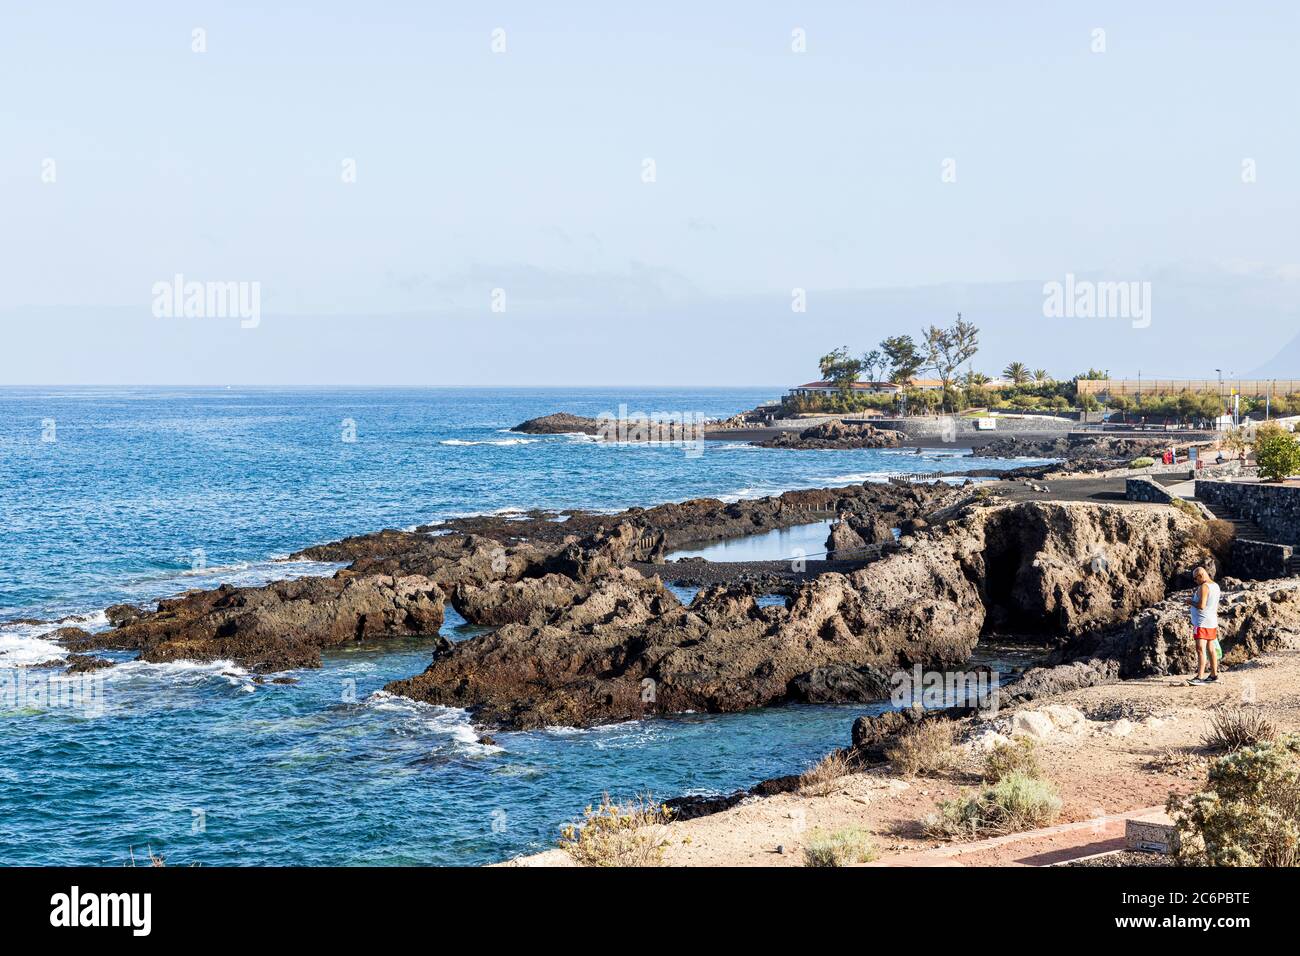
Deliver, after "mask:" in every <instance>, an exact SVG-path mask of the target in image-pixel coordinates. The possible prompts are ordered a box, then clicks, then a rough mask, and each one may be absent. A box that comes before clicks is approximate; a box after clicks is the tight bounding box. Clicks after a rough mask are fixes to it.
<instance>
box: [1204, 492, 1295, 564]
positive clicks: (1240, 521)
mask: <svg viewBox="0 0 1300 956" xmlns="http://www.w3.org/2000/svg"><path fill="white" fill-rule="evenodd" d="M1201 503H1202V504H1204V505H1205V507H1207V508H1209V509H1210V513H1211V514H1213V515H1214V516H1215V517H1216V518H1219V519H1221V520H1223V521H1226V522H1228V523H1229V524H1230V525H1232V526H1233V528H1234V529H1235V531H1236V534H1237V537H1238V538H1240V539H1242V540H1243V541H1263V542H1265V543H1268V544H1280V543H1281V542H1279V541H1277V540H1276V539H1275V538H1274V537H1273V536H1272V535H1270V534H1269V533H1268V532H1266V531H1265V530H1264V529H1263V528H1261V527H1260V526H1259V525H1257V524H1255V522H1253V521H1251V520H1249V519H1248V518H1239V517H1237V515H1236V514H1235V513H1234V512H1233V511H1231V510H1230V509H1228V508H1226V507H1224V506H1223V505H1217V504H1211V503H1210V502H1208V501H1203V502H1201ZM1293 560H1294V559H1293Z"/></svg>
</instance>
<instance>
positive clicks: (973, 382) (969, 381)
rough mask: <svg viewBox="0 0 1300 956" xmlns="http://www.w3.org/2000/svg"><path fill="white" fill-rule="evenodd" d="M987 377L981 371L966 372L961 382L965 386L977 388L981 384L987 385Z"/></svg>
mask: <svg viewBox="0 0 1300 956" xmlns="http://www.w3.org/2000/svg"><path fill="white" fill-rule="evenodd" d="M988 383H989V377H988V376H987V375H985V374H984V373H983V372H967V373H966V375H965V377H964V378H963V384H964V385H965V386H966V387H967V388H979V387H980V386H981V385H987V384H988Z"/></svg>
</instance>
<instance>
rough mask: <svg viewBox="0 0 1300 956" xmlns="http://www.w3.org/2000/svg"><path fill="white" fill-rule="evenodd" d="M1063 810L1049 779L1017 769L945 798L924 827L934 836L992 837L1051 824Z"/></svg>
mask: <svg viewBox="0 0 1300 956" xmlns="http://www.w3.org/2000/svg"><path fill="white" fill-rule="evenodd" d="M1060 812H1061V798H1060V797H1058V796H1057V795H1056V788H1055V787H1053V786H1052V784H1051V783H1050V782H1049V781H1047V780H1041V779H1039V778H1037V777H1031V776H1029V775H1028V774H1026V773H1024V772H1023V771H1021V770H1013V771H1011V772H1010V773H1008V774H1007V775H1006V776H1005V777H1002V778H1001V779H1000V780H998V781H997V782H996V783H994V784H991V785H989V786H986V787H984V788H983V789H982V790H980V791H978V792H977V793H974V794H971V795H968V796H965V797H961V798H959V799H957V800H944V801H943V802H941V803H940V804H939V809H938V812H937V813H933V814H931V815H930V816H928V817H927V818H926V819H925V821H924V826H925V830H926V833H928V834H929V835H931V836H941V837H954V838H956V837H978V836H992V835H997V834H1002V833H1015V832H1016V831H1017V830H1030V829H1033V828H1034V827H1041V826H1047V825H1048V824H1050V823H1051V822H1052V821H1053V820H1055V819H1056V816H1057V814H1058V813H1060Z"/></svg>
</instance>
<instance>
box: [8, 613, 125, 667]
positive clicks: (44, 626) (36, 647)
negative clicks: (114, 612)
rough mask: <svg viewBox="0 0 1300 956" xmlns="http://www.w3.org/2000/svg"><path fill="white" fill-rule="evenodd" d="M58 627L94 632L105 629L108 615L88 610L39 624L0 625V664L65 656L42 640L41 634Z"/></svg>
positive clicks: (59, 648) (26, 663) (63, 650)
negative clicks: (88, 611)
mask: <svg viewBox="0 0 1300 956" xmlns="http://www.w3.org/2000/svg"><path fill="white" fill-rule="evenodd" d="M62 627H77V628H81V629H82V630H83V631H90V632H91V633H92V634H94V633H98V632H99V631H104V630H107V629H108V617H107V616H106V615H105V614H104V612H103V611H91V612H90V613H89V614H74V615H72V616H71V617H64V618H60V619H59V620H57V621H42V622H41V623H39V624H0V666H5V667H29V666H31V665H32V664H40V663H43V662H44V661H50V660H63V659H64V658H65V657H67V656H68V651H67V649H66V648H64V647H63V646H61V645H59V644H56V643H55V642H54V641H49V640H46V639H45V635H47V634H52V633H53V632H54V631H57V630H58V629H59V628H62Z"/></svg>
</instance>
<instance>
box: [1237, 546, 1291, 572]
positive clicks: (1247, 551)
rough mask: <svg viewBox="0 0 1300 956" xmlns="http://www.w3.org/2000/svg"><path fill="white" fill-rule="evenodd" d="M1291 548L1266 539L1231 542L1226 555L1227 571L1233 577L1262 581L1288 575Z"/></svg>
mask: <svg viewBox="0 0 1300 956" xmlns="http://www.w3.org/2000/svg"><path fill="white" fill-rule="evenodd" d="M1292 552H1293V549H1292V548H1291V546H1290V545H1287V544H1269V543H1268V542H1267V541H1243V540H1241V539H1240V538H1238V539H1237V540H1236V541H1234V542H1232V554H1231V555H1230V556H1229V557H1228V572H1229V573H1230V574H1232V576H1233V577H1238V578H1246V579H1248V580H1253V581H1263V580H1267V579H1270V578H1285V577H1289V576H1290V573H1291V572H1290V570H1289V565H1290V563H1291V554H1292Z"/></svg>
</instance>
